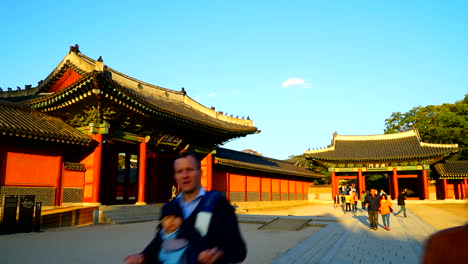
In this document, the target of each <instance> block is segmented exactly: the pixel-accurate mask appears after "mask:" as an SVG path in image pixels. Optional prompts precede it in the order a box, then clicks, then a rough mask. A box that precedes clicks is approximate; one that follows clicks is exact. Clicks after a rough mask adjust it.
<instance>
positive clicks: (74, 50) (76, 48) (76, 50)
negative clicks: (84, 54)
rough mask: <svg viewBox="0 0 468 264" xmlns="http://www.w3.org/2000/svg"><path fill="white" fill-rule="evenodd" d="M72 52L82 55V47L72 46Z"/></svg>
mask: <svg viewBox="0 0 468 264" xmlns="http://www.w3.org/2000/svg"><path fill="white" fill-rule="evenodd" d="M70 52H75V53H80V46H78V44H75V46H70ZM70 52H69V53H70Z"/></svg>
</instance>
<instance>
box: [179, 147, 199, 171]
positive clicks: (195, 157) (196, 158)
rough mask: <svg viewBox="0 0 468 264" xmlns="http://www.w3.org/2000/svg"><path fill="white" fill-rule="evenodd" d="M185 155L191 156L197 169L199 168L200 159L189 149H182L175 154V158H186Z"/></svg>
mask: <svg viewBox="0 0 468 264" xmlns="http://www.w3.org/2000/svg"><path fill="white" fill-rule="evenodd" d="M187 157H192V158H193V159H194V160H195V163H196V166H197V169H201V161H200V158H198V156H197V154H195V153H193V152H190V151H184V152H182V153H180V154H179V155H177V157H176V158H175V160H178V159H182V158H187Z"/></svg>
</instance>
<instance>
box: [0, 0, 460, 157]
mask: <svg viewBox="0 0 468 264" xmlns="http://www.w3.org/2000/svg"><path fill="white" fill-rule="evenodd" d="M0 10H1V11H0V12H1V16H0V34H1V35H0V37H1V38H0V39H1V41H0V50H1V55H0V62H1V63H0V87H2V88H3V89H4V90H6V88H7V87H12V88H14V89H16V86H20V87H24V85H25V84H32V85H33V86H36V85H37V82H38V81H40V80H42V79H44V78H45V77H46V76H47V75H48V74H49V73H50V72H51V71H52V70H53V69H54V67H55V66H56V65H57V64H58V63H59V62H60V61H61V60H62V59H63V57H64V56H65V55H66V53H67V52H68V50H69V47H70V46H72V45H75V44H79V45H80V50H81V52H82V53H83V54H85V55H87V56H89V57H91V58H94V59H97V58H98V57H99V56H102V58H103V59H104V63H105V64H106V65H108V66H109V67H111V68H113V69H115V70H117V71H120V72H122V73H124V74H127V75H129V76H132V77H134V78H137V79H139V80H142V81H144V82H147V83H151V84H154V85H158V86H162V87H165V88H168V89H172V90H180V89H181V87H184V88H185V90H186V91H187V93H188V95H189V96H190V97H192V98H193V99H195V100H197V101H198V102H200V103H201V104H203V105H205V106H207V107H211V106H214V107H216V109H217V110H218V111H223V112H225V113H228V114H229V115H231V114H232V115H234V116H239V117H243V116H245V117H246V116H249V117H250V119H252V120H253V121H254V124H255V126H257V127H258V128H259V129H260V130H261V131H262V132H261V133H260V134H256V135H249V136H247V137H245V138H240V139H235V140H232V141H231V142H228V143H227V144H225V145H224V146H223V147H226V148H230V149H234V150H243V149H253V150H256V151H258V152H260V153H262V154H263V155H265V156H268V157H272V158H277V159H286V158H288V156H290V155H298V154H302V153H303V152H304V151H305V150H307V149H309V148H311V149H314V148H321V147H326V146H327V145H328V144H330V143H331V139H332V134H333V133H334V132H335V131H336V132H337V133H338V134H340V135H375V134H383V131H384V128H385V119H386V118H388V117H390V115H391V114H392V113H393V112H407V111H408V110H410V109H411V108H413V107H415V106H418V105H422V106H426V105H439V104H443V103H454V102H455V101H458V100H461V99H462V98H463V96H464V94H467V93H468V48H467V47H468V33H467V32H468V31H467V29H468V16H467V15H466V12H467V11H468V2H467V1H456V0H454V1H312V0H304V1H295V0H290V1H274V0H270V1H262V0H256V1H252V0H250V1H244V0H238V1H227V0H226V1H202V0H200V1H157V0H151V1H74V2H70V1H21V0H16V1H10V0H7V1H2V3H1V4H0Z"/></svg>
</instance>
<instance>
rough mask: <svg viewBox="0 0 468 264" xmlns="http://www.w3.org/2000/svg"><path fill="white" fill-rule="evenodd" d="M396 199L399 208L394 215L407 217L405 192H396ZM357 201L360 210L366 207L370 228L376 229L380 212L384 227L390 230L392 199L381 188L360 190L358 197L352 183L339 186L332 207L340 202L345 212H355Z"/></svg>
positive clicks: (337, 205) (336, 206)
mask: <svg viewBox="0 0 468 264" xmlns="http://www.w3.org/2000/svg"><path fill="white" fill-rule="evenodd" d="M397 200H398V205H399V206H400V210H399V211H398V212H396V213H394V215H395V216H397V215H399V214H400V213H402V214H403V217H407V215H406V206H405V200H406V192H405V191H401V193H399V194H398V199H397ZM358 201H360V202H361V208H362V211H364V210H365V209H366V207H367V213H368V217H369V226H370V228H371V229H373V230H377V229H378V226H379V214H380V215H381V216H382V222H383V226H384V229H385V230H387V231H390V214H391V213H392V212H393V208H392V201H391V200H390V198H389V197H388V196H387V194H386V193H385V191H384V190H383V189H381V190H380V192H379V191H378V190H377V189H371V190H370V191H368V192H365V191H362V192H361V194H360V195H359V197H358V196H357V192H356V186H355V185H354V184H351V185H346V186H340V187H339V189H338V193H336V195H335V197H333V207H335V208H338V207H339V206H340V202H341V207H342V208H343V210H344V212H345V213H347V212H352V213H353V214H355V213H356V212H357V204H358Z"/></svg>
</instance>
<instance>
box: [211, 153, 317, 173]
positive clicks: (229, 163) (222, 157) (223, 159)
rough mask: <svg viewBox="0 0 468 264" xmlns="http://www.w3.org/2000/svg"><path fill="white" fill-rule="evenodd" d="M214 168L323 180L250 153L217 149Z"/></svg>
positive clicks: (282, 162)
mask: <svg viewBox="0 0 468 264" xmlns="http://www.w3.org/2000/svg"><path fill="white" fill-rule="evenodd" d="M214 163H215V166H226V167H231V168H239V169H246V170H252V171H260V172H269V173H276V174H282V175H289V176H298V177H306V178H314V179H315V178H323V177H324V175H322V174H320V173H317V172H313V171H311V170H308V169H306V168H303V167H298V166H295V165H294V164H292V163H290V162H287V161H281V160H276V159H272V158H268V157H263V156H258V155H254V154H250V153H245V152H240V151H235V150H229V149H224V148H217V150H216V154H214Z"/></svg>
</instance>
